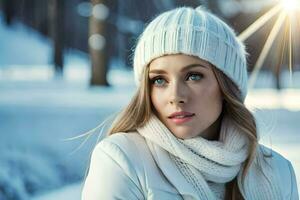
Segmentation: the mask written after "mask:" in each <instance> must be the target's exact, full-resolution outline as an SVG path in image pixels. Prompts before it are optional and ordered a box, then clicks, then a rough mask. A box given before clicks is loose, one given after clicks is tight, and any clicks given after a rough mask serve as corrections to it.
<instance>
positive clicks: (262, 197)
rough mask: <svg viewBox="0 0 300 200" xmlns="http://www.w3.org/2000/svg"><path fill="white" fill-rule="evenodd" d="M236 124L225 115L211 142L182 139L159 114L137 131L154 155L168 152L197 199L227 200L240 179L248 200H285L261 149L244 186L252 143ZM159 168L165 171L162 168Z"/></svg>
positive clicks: (200, 138)
mask: <svg viewBox="0 0 300 200" xmlns="http://www.w3.org/2000/svg"><path fill="white" fill-rule="evenodd" d="M232 124H233V122H232V121H230V119H229V118H227V117H226V116H224V118H223V121H222V125H221V131H220V140H218V141H209V140H206V139H204V138H202V137H201V136H199V137H194V138H191V139H185V140H183V139H178V138H176V137H175V136H174V135H173V134H172V133H171V132H170V131H169V129H168V128H167V127H166V126H165V125H164V124H163V123H162V122H161V121H160V120H159V119H158V118H157V117H156V116H155V115H152V117H151V118H150V120H149V121H148V122H147V123H146V125H145V126H143V127H141V128H138V130H137V131H138V132H139V133H140V134H141V135H142V136H143V137H144V138H145V139H146V142H147V144H148V146H149V149H150V151H151V153H152V154H153V155H157V154H158V153H159V152H157V148H158V149H160V150H163V151H166V152H167V154H168V155H169V157H170V158H171V159H170V160H171V161H172V162H173V163H175V165H176V166H177V168H178V169H179V171H180V172H181V174H182V175H183V176H184V177H185V179H186V181H187V182H188V183H189V184H190V186H191V187H193V188H194V190H195V191H196V193H197V197H195V199H199V200H200V199H201V200H206V199H207V200H214V199H224V195H225V184H226V183H227V182H230V181H231V180H233V179H234V178H235V177H238V185H239V188H240V190H241V192H242V195H243V196H244V198H245V199H249V200H267V199H272V200H277V199H282V198H281V193H280V189H279V187H278V185H277V184H275V177H273V175H274V173H273V171H272V168H271V166H270V165H269V163H265V161H264V159H263V158H262V156H261V152H260V151H259V150H258V151H257V156H256V159H255V161H254V162H253V163H252V165H251V167H250V169H249V172H248V173H247V176H246V177H245V184H244V188H243V187H242V183H241V178H242V170H241V169H242V166H243V163H244V161H245V160H246V158H247V155H248V140H247V138H246V137H245V136H244V134H242V133H240V132H239V131H238V130H237V129H236V128H235V127H234V126H233V125H232ZM153 146H155V147H156V148H153ZM153 157H154V159H155V158H156V156H153ZM157 163H159V162H157ZM259 166H260V167H259ZM159 167H160V168H161V169H163V168H164V166H161V165H160V166H159ZM164 170H168V169H164ZM164 170H162V171H164ZM177 189H178V188H177ZM179 193H180V191H179Z"/></svg>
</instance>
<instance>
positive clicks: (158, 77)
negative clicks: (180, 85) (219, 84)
mask: <svg viewBox="0 0 300 200" xmlns="http://www.w3.org/2000/svg"><path fill="white" fill-rule="evenodd" d="M192 75H197V76H200V80H201V79H202V78H203V74H201V73H198V72H190V73H188V74H187V75H186V78H185V80H187V79H188V78H189V77H190V76H192ZM159 79H164V77H163V76H156V77H153V78H151V79H150V82H151V84H153V85H155V81H157V80H159ZM164 80H165V79H164ZM200 80H195V81H200ZM192 81H193V80H192ZM158 87H160V86H158Z"/></svg>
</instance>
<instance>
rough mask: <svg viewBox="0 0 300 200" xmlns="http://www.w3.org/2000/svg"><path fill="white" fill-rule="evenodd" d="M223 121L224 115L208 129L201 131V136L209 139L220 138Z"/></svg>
mask: <svg viewBox="0 0 300 200" xmlns="http://www.w3.org/2000/svg"><path fill="white" fill-rule="evenodd" d="M221 122H222V115H220V116H219V117H218V119H217V120H216V121H215V122H214V123H213V124H212V125H210V126H209V127H208V128H207V129H206V130H204V131H203V132H202V133H200V135H201V137H203V138H205V139H207V140H218V139H219V135H220V127H221Z"/></svg>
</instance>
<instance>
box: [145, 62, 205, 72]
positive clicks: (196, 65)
mask: <svg viewBox="0 0 300 200" xmlns="http://www.w3.org/2000/svg"><path fill="white" fill-rule="evenodd" d="M195 67H203V68H206V69H207V68H208V67H207V66H205V65H202V64H199V63H195V64H190V65H187V66H184V67H183V69H181V70H180V71H181V72H184V71H187V70H189V69H191V68H195ZM150 73H154V74H166V73H167V72H166V71H164V70H162V69H153V70H151V71H149V74H150Z"/></svg>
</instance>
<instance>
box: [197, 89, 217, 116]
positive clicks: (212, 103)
mask: <svg viewBox="0 0 300 200" xmlns="http://www.w3.org/2000/svg"><path fill="white" fill-rule="evenodd" d="M195 92H196V91H195ZM196 93H197V95H195V96H197V98H195V101H194V103H196V104H198V105H199V109H200V110H201V112H205V113H206V114H209V115H211V114H213V115H214V114H215V113H216V112H221V110H222V104H223V102H222V101H223V99H222V94H221V91H220V88H219V86H218V85H207V86H205V87H201V88H199V89H198V91H197V92H196Z"/></svg>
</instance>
